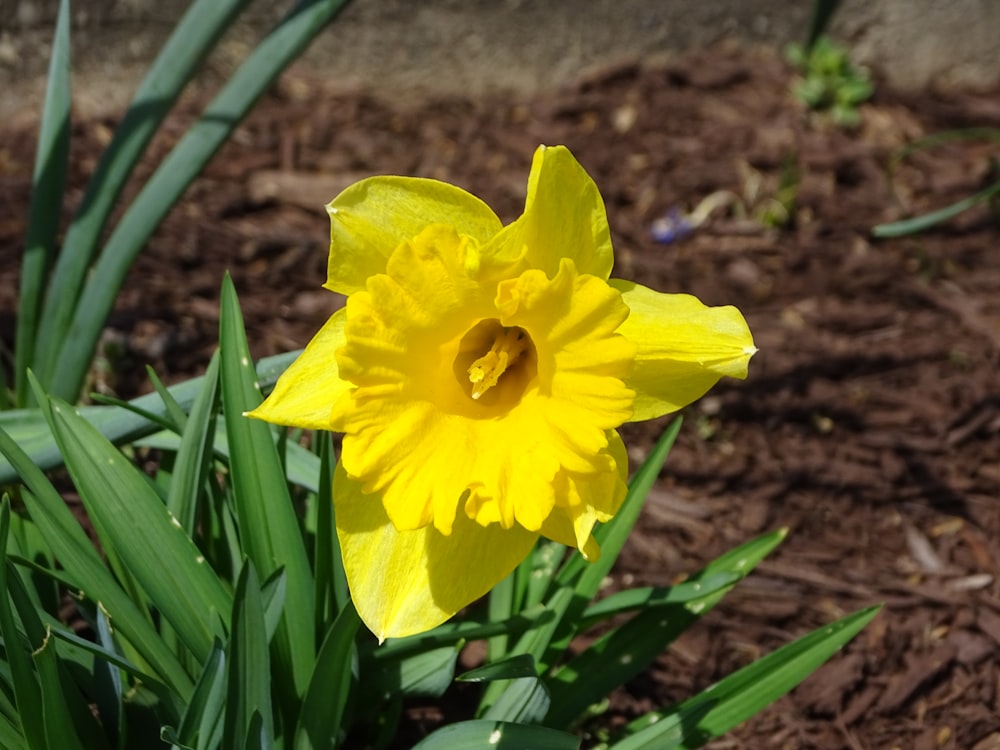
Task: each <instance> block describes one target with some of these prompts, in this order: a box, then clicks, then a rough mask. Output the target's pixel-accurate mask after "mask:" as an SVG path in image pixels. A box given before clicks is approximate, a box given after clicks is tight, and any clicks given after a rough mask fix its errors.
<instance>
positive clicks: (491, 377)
mask: <svg viewBox="0 0 1000 750" xmlns="http://www.w3.org/2000/svg"><path fill="white" fill-rule="evenodd" d="M537 359H538V358H537V355H536V353H535V345H534V343H533V342H532V340H531V337H530V336H529V335H528V332H527V331H525V330H524V329H523V328H520V327H519V326H503V325H501V324H500V321H499V320H496V319H495V318H490V319H487V320H482V321H480V322H479V323H477V324H476V325H475V326H473V328H472V329H471V330H470V331H469V332H468V333H466V334H465V336H463V337H462V342H461V344H460V346H459V352H458V356H457V357H456V358H455V362H454V366H453V369H454V372H455V376H456V378H458V380H459V383H460V385H461V386H462V390H463V391H465V393H466V394H467V395H468V396H469V397H470V398H471V399H472V400H473V401H476V402H478V403H481V404H484V405H490V406H505V407H510V406H513V405H514V404H515V403H517V401H518V400H520V397H521V394H523V393H524V390H525V388H526V387H527V385H528V383H529V382H530V381H531V380H532V379H534V377H535V375H537V373H538V364H537Z"/></svg>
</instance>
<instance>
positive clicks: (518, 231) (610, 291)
mask: <svg viewBox="0 0 1000 750" xmlns="http://www.w3.org/2000/svg"><path fill="white" fill-rule="evenodd" d="M328 212H329V215H330V219H331V233H330V235H331V244H330V260H329V268H328V277H327V282H326V284H325V286H326V288H328V289H330V290H332V291H334V292H339V293H341V294H344V295H347V305H346V307H345V308H343V309H341V310H339V311H337V312H336V313H334V315H333V316H332V317H331V318H330V319H329V320H328V321H327V323H326V324H325V325H324V326H323V328H322V329H321V330H320V331H319V333H318V334H317V335H316V336H315V338H314V339H313V340H312V341H311V342H310V343H309V345H308V346H307V347H306V349H305V351H303V353H302V354H301V356H300V357H299V358H298V359H297V360H296V361H295V362H294V363H293V364H292V365H291V366H290V367H289V369H288V370H287V371H286V372H285V373H284V375H283V376H282V377H281V379H280V380H279V381H278V383H277V384H276V386H275V388H274V390H273V392H272V393H271V394H270V396H268V398H267V399H266V400H265V401H264V402H263V403H262V404H261V405H260V407H258V408H257V409H255V410H253V411H252V412H250V413H249V416H251V417H256V418H259V419H263V420H266V421H269V422H274V423H277V424H281V425H290V426H296V427H303V428H309V429H317V430H332V431H335V432H341V433H343V435H344V437H343V447H342V451H341V455H340V460H339V463H338V465H337V468H336V473H335V475H334V483H333V496H334V509H335V516H336V523H337V533H338V537H339V539H340V547H341V552H342V554H343V562H344V569H345V571H346V574H347V580H348V585H349V587H350V591H351V596H352V598H353V600H354V604H355V606H356V608H357V610H358V613H359V614H360V616H361V618H362V619H363V620H364V622H365V623H366V625H367V626H368V627H369V628H370V629H371V630H372V632H374V633H375V634H376V635H377V636H378V638H379V639H380V640H382V639H385V638H389V637H401V636H406V635H412V634H415V633H420V632H423V631H426V630H429V629H431V628H433V627H435V626H437V625H438V624H440V623H442V622H444V621H445V620H446V619H448V618H449V617H451V616H452V615H454V614H455V613H456V612H457V611H458V610H459V609H461V608H463V607H465V606H466V605H468V604H470V603H471V602H473V601H474V600H476V599H477V598H479V597H480V596H482V595H483V594H485V593H486V592H487V591H489V590H490V589H491V588H492V587H493V586H494V585H496V584H497V583H498V582H499V581H500V580H502V579H503V578H504V577H505V576H506V575H507V574H509V573H510V572H511V571H512V570H513V569H514V567H516V566H517V565H518V563H520V562H521V561H522V560H523V559H524V558H525V557H526V556H527V555H528V553H529V552H530V551H531V549H532V547H533V545H534V544H535V542H536V541H537V540H538V538H539V537H540V536H544V537H547V538H549V539H553V540H556V541H558V542H561V543H563V544H566V545H568V546H571V547H575V548H577V549H578V550H579V551H580V553H581V554H582V555H583V556H584V557H585V558H587V559H594V558H596V557H597V555H598V554H599V549H598V547H597V544H596V543H595V541H594V538H593V535H592V532H593V530H594V527H595V525H596V524H598V523H602V522H606V521H608V520H610V519H611V518H612V517H613V516H614V514H615V512H616V511H617V509H618V507H619V506H620V504H621V502H622V500H623V499H624V496H625V490H626V478H627V471H628V460H627V456H626V452H625V447H624V445H623V444H622V441H621V438H620V437H619V435H618V432H617V428H618V427H619V426H620V425H622V424H623V423H625V422H629V421H638V420H646V419H652V418H655V417H659V416H662V415H664V414H668V413H670V412H673V411H676V410H677V409H680V408H681V407H683V406H685V405H687V404H689V403H691V402H692V401H693V400H695V399H697V398H699V397H700V396H701V395H702V394H704V393H705V392H706V391H707V390H708V389H709V388H711V387H712V386H713V385H714V384H715V383H716V382H717V381H718V380H719V378H721V377H723V376H729V377H736V378H743V377H746V374H747V365H748V362H749V360H750V357H751V356H752V355H753V353H754V352H755V351H756V349H755V348H754V345H753V339H752V337H751V334H750V331H749V329H748V327H747V324H746V321H745V320H744V318H743V316H742V315H741V314H740V312H739V311H738V310H737V309H736V308H734V307H707V306H705V305H703V304H702V303H701V302H700V301H699V300H697V299H696V298H695V297H692V296H690V295H684V294H661V293H659V292H656V291H653V290H651V289H648V288H646V287H644V286H641V285H639V284H636V283H633V282H630V281H623V280H619V279H611V278H610V274H611V268H612V263H613V252H612V247H611V238H610V231H609V228H608V221H607V216H606V214H605V209H604V203H603V201H602V199H601V195H600V193H599V191H598V189H597V186H596V185H595V184H594V182H593V180H592V179H591V178H590V176H589V175H588V174H587V173H586V172H585V171H584V169H583V168H582V167H581V166H580V164H579V163H578V162H577V161H576V160H575V159H574V158H573V156H572V154H571V153H570V152H569V151H568V150H567V149H566V148H564V147H561V146H556V147H544V146H542V147H540V148H539V149H538V150H537V151H536V152H535V156H534V160H533V162H532V165H531V172H530V175H529V177H528V190H527V199H526V201H525V208H524V213H523V214H522V215H521V216H520V217H519V218H518V219H517V220H516V221H514V222H513V223H511V224H509V225H507V226H503V224H502V223H501V221H500V220H499V219H498V218H497V216H496V215H495V214H494V213H493V211H492V210H490V208H489V207H488V206H487V205H486V204H484V203H483V202H482V201H480V200H479V199H478V198H476V197H474V196H473V195H471V194H469V193H467V192H465V191H464V190H461V189H460V188H457V187H455V186H453V185H449V184H447V183H443V182H439V181H436V180H430V179H422V178H412V177H373V178H369V179H366V180H362V181H361V182H358V183H356V184H354V185H352V186H351V187H349V188H347V189H346V190H345V191H344V192H342V193H341V194H340V195H339V196H337V197H336V198H335V199H334V200H333V201H332V202H331V203H330V204H329V206H328Z"/></svg>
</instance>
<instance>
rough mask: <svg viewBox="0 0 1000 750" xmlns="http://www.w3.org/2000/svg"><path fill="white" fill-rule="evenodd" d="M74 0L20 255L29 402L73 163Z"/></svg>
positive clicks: (19, 379) (55, 62)
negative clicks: (29, 374)
mask: <svg viewBox="0 0 1000 750" xmlns="http://www.w3.org/2000/svg"><path fill="white" fill-rule="evenodd" d="M69 33H70V13H69V0H60V3H59V17H58V19H57V20H56V30H55V36H54V38H53V40H52V59H51V60H50V61H49V79H48V85H47V87H46V91H45V105H44V110H43V111H42V124H41V128H40V129H39V133H38V151H37V153H36V155H35V172H34V176H33V177H32V185H31V205H30V207H29V208H28V234H27V237H26V238H25V241H24V257H23V259H22V261H21V289H20V297H19V301H18V306H17V346H16V348H15V352H14V380H15V395H14V402H15V403H16V404H19V405H24V404H26V403H27V398H28V380H27V377H26V376H27V372H28V368H29V367H30V365H31V363H32V361H33V360H34V352H35V345H36V340H37V337H38V318H39V315H40V314H41V311H42V303H43V300H44V294H45V282H46V280H47V279H46V277H47V275H48V271H49V268H50V266H51V264H52V260H53V257H54V256H55V250H56V235H57V234H58V232H59V223H60V221H59V219H60V213H61V211H62V203H63V193H64V192H65V190H66V173H67V170H68V167H69V131H70V107H71V105H72V97H71V94H70V43H69V35H70V34H69Z"/></svg>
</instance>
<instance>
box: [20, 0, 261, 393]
mask: <svg viewBox="0 0 1000 750" xmlns="http://www.w3.org/2000/svg"><path fill="white" fill-rule="evenodd" d="M247 3H248V0H196V1H195V2H193V3H192V4H191V6H190V8H189V9H188V11H187V12H186V13H185V14H184V17H183V18H182V19H181V20H180V22H178V24H177V26H175V27H174V30H173V33H172V34H171V35H170V38H169V39H168V40H167V42H166V44H164V46H163V49H162V50H160V53H159V54H158V55H157V57H156V60H155V61H154V62H153V64H152V66H151V67H150V69H149V72H148V73H147V74H146V77H145V79H143V81H142V83H141V84H140V86H139V89H138V90H137V91H136V93H135V97H134V98H133V100H132V103H131V105H130V106H129V109H128V111H127V112H126V113H125V116H124V117H123V118H122V121H121V123H119V125H118V127H117V128H116V129H115V133H114V136H112V139H111V143H109V144H108V147H107V148H106V149H105V150H104V152H103V153H102V154H101V159H100V161H99V162H98V164H97V168H96V169H95V170H94V174H93V176H92V177H91V178H90V181H89V182H88V183H87V189H86V192H85V193H84V196H83V200H82V201H81V203H80V206H79V207H78V208H77V211H76V215H75V216H74V217H73V222H72V224H71V225H70V227H69V230H68V231H67V233H66V238H65V240H64V241H63V248H64V249H63V251H62V253H61V254H60V256H59V260H58V264H57V265H56V267H55V269H54V273H53V275H52V279H51V281H50V284H49V291H48V295H47V297H46V304H45V310H44V314H43V315H42V323H41V326H40V329H39V336H40V339H39V343H38V349H37V351H36V355H35V357H34V359H33V360H32V361H33V362H34V369H35V374H36V375H37V376H39V378H40V380H41V381H42V382H43V383H44V384H45V385H46V386H49V385H51V383H52V380H53V377H54V376H55V374H56V370H57V369H62V368H65V367H66V362H64V361H61V360H59V359H58V358H57V354H58V352H59V350H60V348H61V347H62V346H63V344H64V343H65V340H66V337H67V332H68V331H69V329H70V327H71V325H73V324H74V313H75V311H76V303H77V299H78V297H79V291H80V289H81V288H82V287H83V285H84V282H85V281H86V278H87V270H88V267H89V266H90V263H91V261H92V260H93V258H94V254H95V253H96V250H97V247H98V243H99V242H100V238H101V234H102V232H103V230H104V226H105V223H106V222H107V220H108V217H109V216H110V214H111V210H112V209H113V208H114V206H115V203H116V202H117V200H118V197H119V195H120V194H121V191H122V188H124V186H125V183H126V182H127V180H128V178H129V175H130V174H131V173H132V170H133V168H134V167H135V165H136V164H137V163H138V162H139V160H140V158H141V157H142V154H143V152H144V151H145V149H146V146H147V145H148V144H149V141H150V140H151V139H152V137H153V135H154V134H155V133H156V131H157V128H158V127H159V126H160V123H162V122H163V119H164V118H165V117H166V115H167V113H168V112H169V111H170V109H171V108H172V107H173V105H174V102H175V101H176V100H177V97H178V95H179V94H180V92H181V90H182V89H183V88H184V86H185V84H186V83H187V82H188V81H189V80H190V79H191V76H192V75H193V74H194V73H195V71H196V70H197V68H198V67H199V65H200V64H201V61H202V60H203V59H204V58H205V56H206V55H207V53H208V51H209V50H210V49H211V48H212V47H213V46H215V44H216V42H217V41H218V40H219V39H220V38H221V36H222V34H223V33H225V31H226V30H227V29H228V28H229V26H230V24H231V23H232V21H233V19H234V18H235V17H236V15H237V14H238V13H239V12H240V11H241V10H242V9H243V7H245V6H246V5H247ZM67 16H68V14H67ZM67 21H68V18H67ZM164 199H166V196H164ZM54 205H55V206H56V207H57V208H58V206H59V205H60V203H59V202H58V201H57V202H56V203H55V204H54ZM171 205H173V201H170V202H169V204H168V205H167V206H165V207H164V208H163V209H162V210H163V212H164V213H165V212H166V211H167V210H168V209H169V208H170V206H171ZM147 221H150V222H152V217H150V218H149V219H147ZM156 223H159V220H158V219H157V220H156ZM156 223H154V224H153V226H154V227H155V226H156ZM104 281H109V280H107V279H104ZM120 285H121V283H120V282H119V283H117V284H113V285H111V284H110V282H109V286H107V287H106V288H105V290H106V294H107V299H108V303H109V305H110V304H111V303H112V302H113V301H114V298H115V296H116V294H117V291H118V288H119V287H120ZM108 309H109V310H110V307H109V308H108ZM106 318H107V316H106V315H105V316H104V317H102V319H101V325H102V326H103V323H104V320H105V319H106ZM95 342H96V339H95ZM90 350H91V351H93V346H91V349H90ZM87 360H89V355H88V357H87ZM76 367H78V368H79V372H75V373H74V374H73V376H72V377H71V378H70V379H71V380H76V383H77V385H76V386H75V387H74V388H73V389H72V391H73V392H70V393H65V394H59V392H55V393H56V395H63V397H64V398H65V399H67V400H70V401H75V400H76V396H77V393H76V390H78V389H79V387H80V382H82V377H83V375H84V373H85V372H86V368H87V362H86V361H85V362H84V363H83V364H82V365H76Z"/></svg>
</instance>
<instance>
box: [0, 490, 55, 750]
mask: <svg viewBox="0 0 1000 750" xmlns="http://www.w3.org/2000/svg"><path fill="white" fill-rule="evenodd" d="M9 531H10V500H9V498H8V497H7V495H4V497H3V504H2V505H0V635H2V636H3V642H4V651H5V653H6V657H7V664H8V668H9V669H10V677H11V683H12V685H13V688H14V700H15V701H16V704H17V714H18V718H19V720H20V723H21V731H23V732H24V739H25V742H26V743H27V745H28V747H30V748H32V750H36V749H37V750H45V748H46V747H47V745H46V741H45V715H44V714H43V712H42V701H41V688H40V686H39V684H38V676H37V675H36V674H35V668H34V664H33V663H32V660H31V655H30V654H31V652H30V649H29V648H27V646H28V644H27V643H26V642H25V640H24V638H23V637H22V636H21V633H20V632H18V630H17V627H16V625H15V623H14V614H13V612H12V611H11V607H10V600H9V597H8V594H7V575H8V567H7V538H8V533H9Z"/></svg>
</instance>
